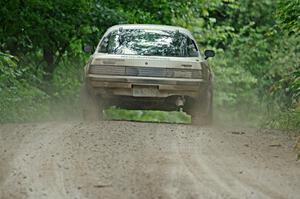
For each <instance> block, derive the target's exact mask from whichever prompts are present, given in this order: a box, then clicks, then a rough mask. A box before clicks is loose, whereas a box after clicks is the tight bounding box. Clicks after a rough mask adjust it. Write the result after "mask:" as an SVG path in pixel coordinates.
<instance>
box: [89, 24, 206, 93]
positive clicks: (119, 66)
mask: <svg viewBox="0 0 300 199" xmlns="http://www.w3.org/2000/svg"><path fill="white" fill-rule="evenodd" d="M120 28H122V29H152V30H171V31H180V32H181V33H183V34H185V35H187V36H188V37H190V38H191V39H192V40H193V41H195V39H194V38H193V36H192V35H191V33H190V32H189V31H188V30H186V29H184V28H180V27H173V26H162V25H117V26H113V27H111V28H109V29H108V30H107V32H106V33H105V34H104V36H103V38H105V37H106V36H107V35H108V34H109V33H110V32H112V31H115V30H118V29H120ZM103 38H102V39H101V40H100V42H99V45H98V47H97V49H96V51H95V53H94V54H93V55H92V56H91V58H90V60H89V62H88V64H87V65H86V67H85V80H86V82H87V83H88V84H89V85H90V88H92V89H93V92H94V93H95V94H96V95H101V96H102V97H113V96H132V97H136V98H139V97H149V98H167V97H171V96H188V97H193V98H196V97H199V96H200V94H201V92H202V90H203V88H204V87H205V86H206V85H207V84H209V83H210V81H211V76H212V75H211V71H210V68H209V66H208V64H207V61H206V60H205V59H204V58H203V57H202V55H201V53H200V52H199V53H198V56H197V57H167V56H144V55H120V54H108V53H99V52H98V49H99V46H100V43H101V41H102V40H103ZM195 45H196V43H195ZM197 50H198V47H197Z"/></svg>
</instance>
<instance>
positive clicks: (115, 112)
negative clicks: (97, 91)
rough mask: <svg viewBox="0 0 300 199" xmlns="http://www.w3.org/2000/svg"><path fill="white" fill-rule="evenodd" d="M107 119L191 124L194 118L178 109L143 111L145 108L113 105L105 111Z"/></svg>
mask: <svg viewBox="0 0 300 199" xmlns="http://www.w3.org/2000/svg"><path fill="white" fill-rule="evenodd" d="M104 117H105V119H109V120H128V121H140V122H164V123H177V124H190V123H191V121H192V118H191V116H190V115H188V114H186V113H185V112H178V111H171V112H166V111H149V110H146V111H143V110H125V109H118V108H115V107H111V108H109V109H106V110H105V111H104Z"/></svg>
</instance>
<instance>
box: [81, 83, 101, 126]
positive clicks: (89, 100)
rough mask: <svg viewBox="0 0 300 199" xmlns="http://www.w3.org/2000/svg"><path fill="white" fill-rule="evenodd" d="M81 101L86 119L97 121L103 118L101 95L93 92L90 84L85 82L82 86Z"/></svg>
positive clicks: (83, 115)
mask: <svg viewBox="0 0 300 199" xmlns="http://www.w3.org/2000/svg"><path fill="white" fill-rule="evenodd" d="M80 102H81V111H82V117H83V119H84V120H85V121H97V120H102V118H103V107H102V106H101V99H100V97H99V96H97V95H95V94H94V93H92V91H91V89H90V88H89V86H88V85H87V84H86V83H84V84H83V85H82V87H81V92H80Z"/></svg>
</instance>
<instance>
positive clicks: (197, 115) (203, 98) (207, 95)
mask: <svg viewBox="0 0 300 199" xmlns="http://www.w3.org/2000/svg"><path fill="white" fill-rule="evenodd" d="M191 112H192V113H191V115H192V122H193V124H196V125H201V126H203V125H211V124H212V122H213V89H212V86H211V85H209V86H208V87H207V88H206V89H205V90H204V91H203V92H202V94H201V95H200V97H199V98H198V99H197V100H196V101H195V103H194V106H193V109H192V111H191Z"/></svg>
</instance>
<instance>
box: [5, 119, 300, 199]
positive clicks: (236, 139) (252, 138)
mask: <svg viewBox="0 0 300 199" xmlns="http://www.w3.org/2000/svg"><path fill="white" fill-rule="evenodd" d="M293 145H294V139H293V137H291V136H290V135H288V134H285V133H282V132H277V131H271V130H255V129H242V128H241V129H236V128H233V129H222V128H217V127H212V128H208V127H207V128H199V127H196V126H191V125H171V124H155V123H135V122H118V121H105V122H97V123H82V122H53V123H36V124H7V125H1V126H0V198H1V199H22V198H30V199H43V198H50V199H64V198H67V199H69V198H70V199H76V198H77V199H86V198H89V199H99V198H105V199H110V198H130V199H134V198H137V199H142V198H157V199H159V198H161V199H164V198H178V199H183V198H189V199H190V198H255V199H256V198H295V199H296V198H297V199H298V198H300V162H299V161H296V154H295V153H294V152H293Z"/></svg>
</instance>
